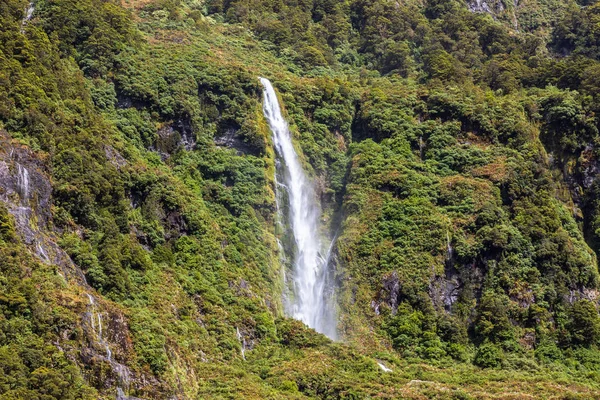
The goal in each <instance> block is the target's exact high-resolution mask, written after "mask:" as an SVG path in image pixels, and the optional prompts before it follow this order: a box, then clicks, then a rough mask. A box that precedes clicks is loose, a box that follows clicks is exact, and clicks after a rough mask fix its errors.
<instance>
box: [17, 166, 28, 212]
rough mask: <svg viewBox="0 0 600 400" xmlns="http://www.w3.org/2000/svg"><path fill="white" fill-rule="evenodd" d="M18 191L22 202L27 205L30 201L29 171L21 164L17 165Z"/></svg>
mask: <svg viewBox="0 0 600 400" xmlns="http://www.w3.org/2000/svg"><path fill="white" fill-rule="evenodd" d="M17 189H18V191H19V195H20V196H21V201H22V202H23V203H27V201H28V200H29V171H27V168H25V167H24V166H22V165H21V164H19V163H17Z"/></svg>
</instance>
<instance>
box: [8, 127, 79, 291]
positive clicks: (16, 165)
mask: <svg viewBox="0 0 600 400" xmlns="http://www.w3.org/2000/svg"><path fill="white" fill-rule="evenodd" d="M51 195H52V185H51V183H50V178H49V177H48V171H47V169H46V167H45V165H44V163H43V162H42V161H41V160H40V159H39V158H38V157H36V155H35V154H34V153H33V152H32V151H31V150H29V148H27V147H26V146H24V145H22V144H19V143H17V142H15V141H13V140H12V139H11V138H10V137H9V135H8V134H7V133H6V132H2V131H0V201H1V202H2V203H4V205H5V206H6V208H7V209H8V211H9V213H10V214H11V215H12V216H13V217H14V219H15V225H16V229H17V232H18V233H19V235H20V236H21V238H22V240H23V242H24V243H25V244H26V245H27V246H28V247H29V249H30V250H31V252H32V253H33V254H34V255H35V256H36V257H37V258H38V259H40V260H41V261H42V262H44V263H47V264H52V265H57V266H59V267H60V273H61V274H62V276H63V277H64V278H65V279H67V280H73V281H75V282H76V283H77V284H80V285H86V281H85V277H84V275H83V273H82V272H81V270H80V269H79V268H78V267H77V266H76V265H75V264H74V263H73V261H72V260H71V259H70V258H69V256H68V255H67V254H66V253H65V252H64V251H63V250H62V249H61V248H60V247H59V246H58V244H57V240H58V238H57V237H56V235H55V234H54V233H53V232H52V225H53V224H52V214H51V212H50V207H51V205H52V200H51Z"/></svg>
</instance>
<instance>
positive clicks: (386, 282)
mask: <svg viewBox="0 0 600 400" xmlns="http://www.w3.org/2000/svg"><path fill="white" fill-rule="evenodd" d="M382 286H383V288H382V291H381V293H380V299H381V300H382V301H384V302H386V303H387V304H389V306H390V307H391V308H392V314H396V311H398V304H399V303H400V289H401V285H400V279H399V278H398V272H396V271H394V272H392V273H391V274H390V275H389V276H388V277H386V278H384V279H383V282H382ZM377 309H379V307H377Z"/></svg>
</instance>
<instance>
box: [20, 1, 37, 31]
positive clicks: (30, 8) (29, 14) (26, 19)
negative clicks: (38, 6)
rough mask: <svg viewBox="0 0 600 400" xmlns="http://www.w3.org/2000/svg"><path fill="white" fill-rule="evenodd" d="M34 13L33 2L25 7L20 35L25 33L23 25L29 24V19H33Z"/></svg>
mask: <svg viewBox="0 0 600 400" xmlns="http://www.w3.org/2000/svg"><path fill="white" fill-rule="evenodd" d="M34 11H35V5H34V4H33V2H31V3H29V5H28V6H27V9H26V10H25V17H24V18H23V22H22V23H21V33H25V25H27V22H29V20H31V17H33V12H34Z"/></svg>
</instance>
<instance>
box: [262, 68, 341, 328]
mask: <svg viewBox="0 0 600 400" xmlns="http://www.w3.org/2000/svg"><path fill="white" fill-rule="evenodd" d="M260 81H261V83H262V85H263V86H264V92H263V94H264V104H263V111H264V114H265V117H266V119H267V121H268V123H269V126H270V128H271V131H272V132H273V143H274V145H275V150H276V152H277V155H278V157H279V161H280V167H279V168H278V172H277V177H276V178H277V180H278V182H281V183H280V184H278V185H276V186H277V188H276V190H277V191H285V192H286V194H287V215H285V216H283V218H284V219H286V221H287V222H288V224H289V226H290V228H291V234H292V235H293V243H294V247H295V249H294V255H293V256H294V258H293V265H294V269H293V276H292V279H293V288H294V289H293V292H294V293H293V295H294V296H293V301H292V304H290V308H291V310H290V314H291V316H292V317H294V318H296V319H299V320H301V321H303V322H304V323H306V324H307V325H308V326H310V327H311V328H314V329H315V330H316V331H318V332H321V333H323V334H325V335H327V336H329V337H330V338H332V339H335V338H336V337H337V332H336V321H335V320H336V318H335V311H334V307H333V304H332V299H331V296H330V295H329V294H330V293H331V291H330V290H327V289H328V288H327V276H328V274H327V272H328V271H327V266H328V261H329V256H330V254H331V246H325V247H324V246H323V243H322V241H321V237H320V236H321V235H320V233H319V231H320V229H319V219H320V207H319V203H318V200H317V196H316V193H315V189H314V186H313V184H312V182H311V181H310V180H309V179H308V178H307V176H306V174H305V173H304V170H303V168H302V164H301V163H300V159H299V157H298V154H297V153H296V150H295V149H294V145H293V143H292V138H291V134H290V131H289V128H288V124H287V122H286V120H285V119H284V118H283V115H282V114H281V109H280V107H279V102H278V100H277V95H276V94H275V90H274V89H273V86H272V85H271V82H270V81H269V80H268V79H265V78H260ZM324 251H325V254H326V257H323V256H322V252H324Z"/></svg>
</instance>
